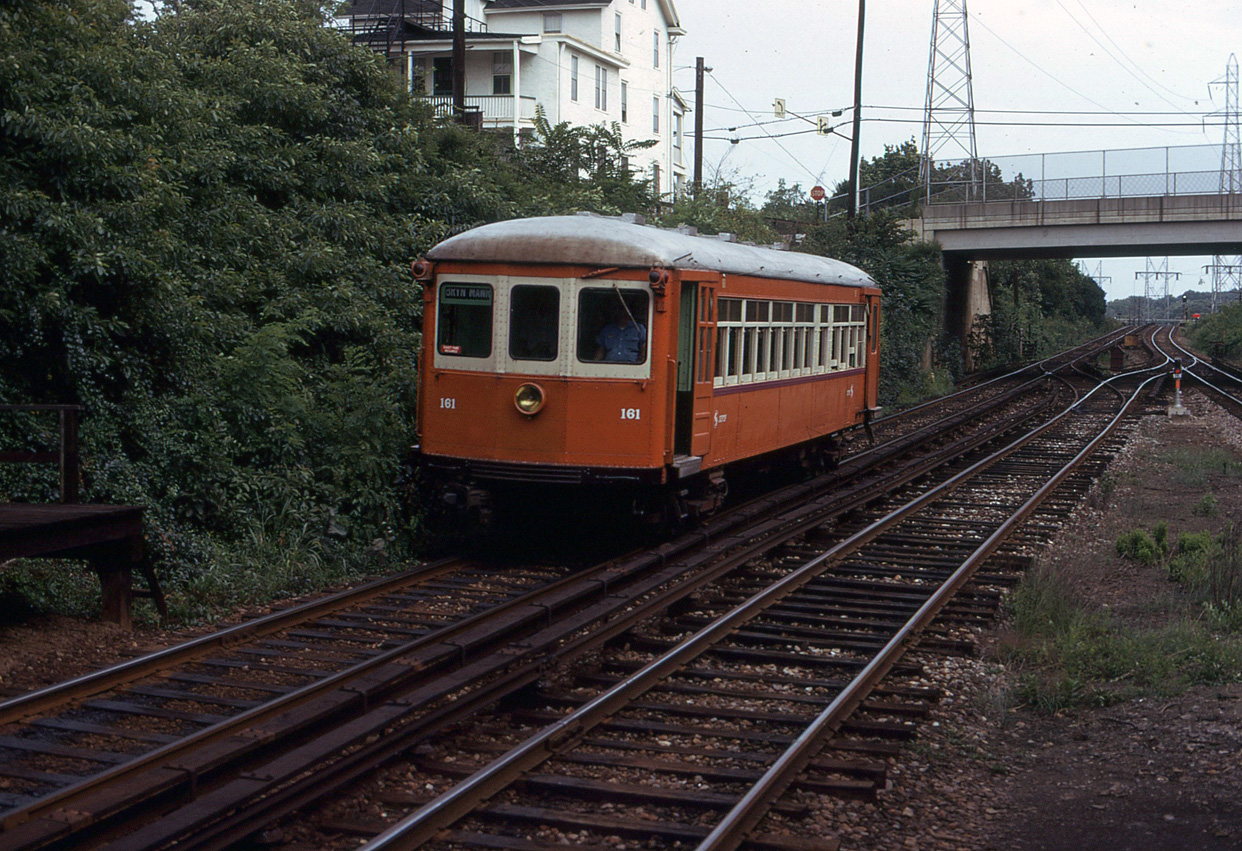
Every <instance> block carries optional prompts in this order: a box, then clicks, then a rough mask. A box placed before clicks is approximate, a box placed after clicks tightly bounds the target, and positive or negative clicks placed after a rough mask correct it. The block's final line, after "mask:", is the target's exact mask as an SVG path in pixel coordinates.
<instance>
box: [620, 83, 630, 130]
mask: <svg viewBox="0 0 1242 851" xmlns="http://www.w3.org/2000/svg"><path fill="white" fill-rule="evenodd" d="M629 120H630V84H629V83H627V82H625V80H622V81H621V123H622V124H624V123H626V122H627V121H629Z"/></svg>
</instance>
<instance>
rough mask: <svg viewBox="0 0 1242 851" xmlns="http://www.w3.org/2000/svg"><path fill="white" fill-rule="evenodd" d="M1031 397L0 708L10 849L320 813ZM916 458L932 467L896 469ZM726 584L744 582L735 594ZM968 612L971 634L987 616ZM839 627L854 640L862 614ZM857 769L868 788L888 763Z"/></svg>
mask: <svg viewBox="0 0 1242 851" xmlns="http://www.w3.org/2000/svg"><path fill="white" fill-rule="evenodd" d="M1040 381H1041V383H1042V382H1043V379H1040ZM1026 389H1028V390H1029V389H1030V388H1029V387H1028V388H1026ZM1025 398H1026V397H1024V396H1023V394H1022V392H1021V391H1019V390H1012V391H1009V390H1007V391H1005V392H1003V393H996V394H995V395H994V396H993V398H992V399H990V400H988V401H986V402H975V403H974V404H973V406H967V407H963V408H961V409H960V410H959V411H958V412H957V414H956V415H955V416H954V417H951V418H950V419H951V420H956V421H958V427H959V429H960V428H962V427H963V426H964V425H966V424H969V425H970V426H971V428H972V431H971V436H969V437H961V436H958V437H956V438H952V439H947V438H943V437H939V438H937V437H935V436H934V434H933V431H934V430H929V429H927V428H926V427H924V428H914V429H912V430H910V429H908V433H907V435H906V436H905V437H904V438H903V439H901V440H899V441H893V442H892V446H891V451H890V452H880V451H872V452H868V453H863V454H862V455H863V457H859V458H857V459H855V460H853V461H851V462H848V463H847V464H846V465H845V466H844V468H843V469H842V470H841V471H838V472H837V473H835V474H833V475H831V476H827V477H820V479H817V480H816V481H814V482H811V483H807V484H804V485H798V486H794V487H791V488H786V489H783V490H782V491H780V492H778V493H776V494H774V495H771V496H769V497H767V498H765V499H763V500H758V501H756V502H754V503H752V504H750V505H747V506H744V507H743V508H742V509H740V510H739V511H737V512H734V513H732V514H731V515H727V516H725V517H722V518H719V519H717V520H716V521H714V522H713V523H712V524H709V526H708V527H706V528H705V529H703V530H701V531H699V532H696V533H695V534H694V535H691V536H687V537H686V538H683V539H680V540H679V541H676V542H670V543H669V544H665V545H663V546H661V547H659V548H657V549H656V550H655V551H652V552H650V553H642V554H637V555H634V556H631V557H629V558H627V559H620V560H618V561H617V562H614V563H611V564H605V565H600V566H598V567H596V568H592V569H589V570H586V571H582V572H577V573H574V574H572V575H564V574H563V573H559V572H558V571H557V570H555V569H553V568H541V569H534V570H527V571H522V570H512V571H509V572H506V573H505V574H504V575H502V576H498V575H497V574H496V572H495V571H494V569H490V568H489V567H488V566H485V565H477V564H475V565H470V564H463V563H461V562H444V563H440V564H437V565H430V566H428V567H427V568H424V569H422V570H420V571H416V572H414V573H413V574H411V575H407V576H404V577H401V578H399V579H396V580H387V581H385V582H384V583H376V584H374V585H373V586H370V587H368V588H367V589H364V590H362V591H356V592H353V593H355V594H357V595H359V596H356V597H355V598H354V599H352V600H349V601H346V600H345V599H342V600H337V601H324V602H322V603H318V604H314V605H311V606H308V607H303V608H302V609H300V610H294V611H293V612H290V613H282V614H281V615H280V616H272V618H265V619H262V620H261V621H256V622H254V623H252V624H247V625H244V626H243V627H239V628H238V630H237V632H234V633H225V634H222V635H219V636H211V637H207V638H205V639H202V640H200V641H199V642H196V643H192V644H191V645H190V646H188V647H185V648H180V649H174V650H172V651H168V652H166V653H165V654H163V655H162V656H158V657H150V658H148V659H144V660H135V662H132V663H128V664H127V665H125V666H120V667H119V668H118V669H114V670H111V671H109V672H104V673H102V674H99V675H94V676H92V677H89V678H82V679H81V680H79V681H74V683H72V684H66V685H65V686H63V687H60V688H57V689H49V690H44V691H43V692H39V693H36V694H35V695H29V696H26V697H23V698H20V699H18V700H15V701H8V702H6V703H4V704H0V721H2V722H3V723H5V724H6V729H5V730H4V731H3V732H4V733H6V734H7V738H6V739H3V740H0V775H6V776H8V777H11V778H17V779H20V780H22V781H23V782H24V783H25V784H26V785H25V786H20V785H19V786H18V787H17V788H18V791H17V792H12V791H10V792H8V793H7V794H8V795H9V796H10V797H9V798H7V799H0V806H4V807H6V810H7V811H6V812H3V813H0V815H2V816H3V819H4V821H3V825H4V827H5V832H4V833H3V834H0V848H13V849H17V848H37V847H48V846H52V845H66V844H80V843H84V842H93V843H95V844H107V843H109V842H111V843H112V844H111V845H109V846H108V847H116V848H156V847H164V846H166V845H168V844H169V843H171V842H177V843H178V844H179V847H228V846H229V844H230V843H232V842H233V841H235V840H236V839H237V838H238V837H240V836H245V835H248V834H249V833H253V832H254V831H255V830H256V829H258V828H259V827H262V826H263V825H266V824H269V823H270V822H271V820H272V819H273V818H275V817H278V816H279V815H280V813H282V812H286V813H287V812H292V811H293V810H295V809H296V808H297V807H299V806H304V805H306V804H307V802H309V801H313V800H316V799H317V798H318V797H319V796H320V795H321V794H322V793H323V791H324V790H325V788H327V787H328V785H330V784H325V783H324V782H323V780H322V778H321V774H320V773H321V772H322V771H324V769H325V767H329V766H330V768H331V771H332V774H333V781H334V783H335V784H336V785H340V784H342V783H345V782H347V781H348V780H349V779H350V778H352V777H355V776H363V775H364V774H366V773H367V772H370V771H373V770H374V768H375V767H376V766H377V765H379V764H382V763H385V762H387V761H389V760H392V759H393V758H394V757H395V756H397V755H399V754H400V753H401V752H402V751H405V750H408V749H409V748H411V747H417V746H418V745H419V744H420V743H425V742H427V741H429V740H430V739H431V738H433V737H435V736H437V734H439V733H441V731H443V730H445V729H447V728H449V727H450V726H451V725H455V724H459V723H461V720H462V718H463V717H466V716H467V715H469V714H470V713H472V712H477V711H479V710H481V709H483V708H484V707H487V706H490V705H491V704H493V703H495V702H496V701H497V700H499V699H501V698H502V697H505V696H506V695H511V694H513V693H514V692H515V691H516V690H518V689H520V688H523V687H525V688H530V687H532V685H533V684H534V683H536V682H537V681H538V680H539V679H540V677H541V676H542V675H543V674H544V673H545V671H546V669H547V668H548V666H549V665H552V664H554V663H555V664H560V663H562V662H567V661H569V660H572V659H573V658H576V657H579V656H581V655H582V654H585V653H588V652H597V650H598V648H599V647H601V646H602V645H604V643H605V642H608V641H612V640H616V639H617V637H618V636H621V635H626V634H629V633H628V631H629V630H632V629H634V628H635V627H640V625H641V624H642V623H643V622H644V621H646V620H649V619H650V618H653V617H657V616H658V615H659V614H660V613H661V612H664V611H666V610H667V609H668V608H669V607H670V606H677V605H681V606H689V605H698V603H699V601H700V600H701V599H703V598H704V597H703V595H707V596H709V597H710V596H711V595H713V594H717V593H723V592H722V591H719V589H734V590H733V591H732V592H731V593H734V594H736V593H738V592H737V590H736V589H737V588H744V584H743V585H737V582H738V581H739V580H737V579H736V576H739V575H742V574H738V573H737V571H738V570H743V569H744V570H750V571H751V572H752V573H753V568H743V566H744V565H747V564H749V563H750V562H749V559H753V558H755V557H760V556H764V554H768V553H771V552H773V550H774V548H779V547H786V548H787V551H786V552H784V553H783V554H782V555H780V558H782V559H784V558H788V557H789V555H790V553H792V552H795V551H796V550H797V549H798V548H799V547H805V546H806V543H805V537H806V536H807V534H808V530H816V529H818V530H822V529H824V528H825V524H832V523H833V522H834V520H833V518H836V517H840V516H842V515H843V514H844V513H845V512H848V511H855V512H857V511H859V510H862V508H863V506H865V505H866V504H868V503H869V502H871V501H872V500H874V499H875V498H876V495H877V494H879V493H884V492H886V491H892V490H894V489H896V488H900V487H903V486H909V483H910V482H912V481H915V480H917V479H918V478H919V477H921V476H926V475H928V474H929V473H930V471H932V470H934V469H935V468H936V467H938V466H941V465H943V464H946V463H949V462H950V461H951V460H952V459H954V458H959V457H961V456H962V454H963V453H971V452H979V451H981V449H980V447H982V446H984V445H986V444H988V443H989V442H995V441H996V440H999V439H1001V437H1002V435H1004V434H1005V433H1006V431H1007V430H1011V429H1012V428H1013V425H1012V423H1011V422H1007V421H1008V420H1010V419H1011V418H1013V417H1014V416H1016V414H1015V410H1017V411H1021V412H1022V414H1021V415H1022V416H1023V417H1024V418H1031V417H1034V416H1037V415H1038V414H1039V412H1040V411H1041V410H1043V409H1045V408H1046V407H1047V406H1048V404H1049V403H1050V399H1049V398H1048V397H1047V394H1046V393H1045V394H1044V395H1043V396H1042V397H1041V398H1040V399H1039V400H1038V401H1037V402H1034V403H1033V402H1031V401H1029V400H1027V401H1023V400H1024V399H1025ZM915 451H917V452H919V453H921V458H920V460H919V461H918V462H911V463H910V464H908V465H907V466H905V467H898V466H897V465H896V463H895V462H894V461H893V458H894V455H895V453H897V452H902V453H910V452H915ZM867 477H870V478H869V479H867ZM949 528H953V527H952V525H951V524H950V526H949ZM756 537H758V538H760V539H761V542H759V543H756V542H754V539H755V538H756ZM812 537H814V536H812ZM791 548H792V549H791ZM726 554H727V555H726ZM729 576H733V577H735V578H734V579H731V580H729V583H733V584H728V583H725V582H724V580H725V577H729ZM850 581H852V582H866V581H868V580H865V579H859V578H857V577H855V578H854V579H852V580H850ZM401 583H405V584H401ZM722 583H723V584H722ZM842 583H844V584H842ZM838 584H839V585H841V587H839V588H837V589H836V590H835V591H834V593H837V594H841V595H843V596H844V597H849V596H850V594H851V593H853V596H855V597H858V596H859V593H865V592H860V591H859V589H855V592H849V591H848V590H847V588H846V587H845V586H846V585H848V582H845V580H844V579H840V578H839V579H838ZM860 587H861V588H863V589H865V587H866V586H860ZM708 589H717V590H708ZM722 599H725V598H724V597H722ZM790 605H791V606H793V608H791V609H790V610H789V611H790V612H797V611H798V608H797V606H796V605H795V604H792V603H791V604H790ZM859 606H860V607H861V608H864V609H865V608H867V606H866V604H861V603H860V604H859ZM953 606H954V608H953V609H952V611H953V612H956V613H957V614H956V616H958V617H966V618H967V619H969V618H971V617H975V616H976V614H977V611H976V610H977V609H978V610H983V609H986V606H973V604H972V605H967V604H964V603H955V604H953ZM972 612H975V613H976V614H971V613H972ZM684 617H688V618H692V617H699V618H700V619H701V618H703V617H707V615H706V614H703V613H701V612H700V613H699V614H697V615H693V614H690V613H686V614H685V615H684ZM854 617H855V618H856V619H859V618H862V617H863V615H862V614H860V613H859V612H856V613H855V615H854ZM686 623H689V622H686ZM841 624H846V625H847V626H846V630H847V631H852V630H855V629H857V628H858V626H857V624H854V623H853V622H851V621H849V620H848V618H847V619H845V620H843V621H841V622H840V623H838V624H837V625H838V626H840V625H841ZM684 625H685V624H683V626H684ZM821 626H822V625H821ZM640 628H641V627H640ZM640 634H641V633H632V635H640ZM657 638H658V636H657V637H651V636H648V640H657ZM628 640H631V641H633V640H634V639H633V638H630V639H628ZM943 640H944V641H946V642H948V643H950V644H951V643H952V639H951V638H945V639H943ZM825 682H827V683H831V682H835V680H831V679H830V680H825ZM828 687H830V686H828V685H817V686H814V688H828ZM101 695H102V697H101ZM816 696H818V695H816ZM893 696H894V697H896V698H902V699H906V698H909V699H913V700H914V701H915V703H916V704H917V702H918V701H919V700H925V699H927V698H930V697H931V695H926V694H921V693H920V692H919V691H918V690H917V689H913V690H912V689H909V688H907V689H899V690H897V691H895V692H894V693H893ZM793 703H795V704H796V703H798V701H793ZM66 707H69V708H66ZM894 711H899V712H900V711H909V710H908V709H907V710H894ZM19 719H24V723H23V724H22V725H21V726H16V725H17V723H18V721H19ZM381 734H382V735H381ZM311 735H314V738H312V739H309V740H308V739H307V737H308V736H311ZM299 739H301V740H302V744H300V745H299V744H296V742H298V741H299ZM290 741H292V742H294V744H290ZM838 762H843V763H844V762H848V760H844V761H838ZM835 764H836V763H829V764H828V765H835ZM57 767H59V768H60V769H61V770H52V769H54V768H57ZM860 770H861V772H862V774H863V775H864V776H866V775H867V774H868V772H871V773H873V774H874V772H875V767H874V766H873V765H872V766H869V767H868V766H864V767H863V768H861V769H860ZM734 780H737V778H734ZM739 782H740V781H739ZM844 785H845V786H846V787H848V786H849V785H850V783H845V784H844ZM334 788H335V787H334ZM10 789H12V787H10ZM49 790H50V791H49ZM187 801H188V803H187ZM152 806H158V807H161V808H164V809H167V810H168V814H167V815H166V816H165V817H163V818H160V819H157V820H155V821H152V822H150V823H149V824H147V825H146V826H145V827H139V828H137V829H134V827H133V823H132V821H131V820H132V819H133V818H135V817H136V816H137V815H139V814H141V813H142V812H143V811H146V810H148V809H149V808H150V807H152Z"/></svg>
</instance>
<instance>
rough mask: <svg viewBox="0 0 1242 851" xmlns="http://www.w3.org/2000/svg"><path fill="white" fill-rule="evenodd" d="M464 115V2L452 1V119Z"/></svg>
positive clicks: (461, 0) (459, 118)
mask: <svg viewBox="0 0 1242 851" xmlns="http://www.w3.org/2000/svg"><path fill="white" fill-rule="evenodd" d="M514 108H515V109H516V108H517V107H516V106H515V107H514ZM465 115H466V0H453V117H454V118H455V119H456V120H457V121H461V120H462V119H463V118H464V117H465Z"/></svg>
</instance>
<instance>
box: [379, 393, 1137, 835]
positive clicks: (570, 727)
mask: <svg viewBox="0 0 1242 851" xmlns="http://www.w3.org/2000/svg"><path fill="white" fill-rule="evenodd" d="M1146 371H1150V370H1144V371H1143V372H1146ZM1092 392H1094V391H1092ZM1081 402H1082V400H1081V399H1080V400H1078V402H1076V403H1075V404H1074V405H1071V406H1070V407H1067V408H1066V409H1065V410H1064V411H1062V412H1061V413H1060V414H1058V415H1057V416H1055V417H1053V418H1052V419H1051V420H1049V421H1048V422H1046V423H1044V424H1043V425H1041V426H1039V427H1037V428H1036V429H1034V430H1032V431H1030V432H1029V433H1027V434H1026V435H1023V436H1022V437H1020V438H1018V439H1017V440H1015V441H1013V442H1012V443H1010V444H1009V445H1007V446H1005V447H1004V448H1002V449H1000V450H998V451H996V452H994V453H992V454H990V455H989V456H987V457H985V458H983V459H981V460H979V461H976V462H975V463H973V464H971V465H970V466H969V467H967V468H966V469H964V470H962V471H961V472H959V473H957V474H955V475H954V476H952V477H951V478H950V479H948V480H946V481H945V482H942V483H941V484H939V485H936V486H934V487H933V488H931V489H929V490H928V491H927V492H925V493H924V494H922V495H920V496H919V497H917V498H916V499H914V500H912V501H910V502H908V503H906V504H905V505H903V506H901V507H899V508H897V509H895V510H894V511H892V512H890V513H889V514H887V515H885V516H884V517H882V518H880V519H878V520H876V521H873V522H872V523H870V524H869V525H867V526H866V527H865V528H863V529H861V530H860V531H858V532H856V533H854V534H853V535H851V536H850V537H848V538H846V539H845V540H844V541H841V542H840V543H838V544H837V545H835V546H833V547H832V548H831V549H830V550H828V551H827V552H826V553H824V554H822V555H820V556H818V557H816V558H815V559H812V560H811V561H810V562H808V563H807V564H806V565H803V566H802V567H800V568H798V569H797V570H795V571H793V572H792V573H790V574H788V575H786V576H785V577H782V578H781V579H779V580H777V581H776V582H775V583H773V584H772V585H770V586H769V587H768V588H766V589H764V590H763V591H760V592H759V593H757V594H755V595H754V596H752V597H751V598H750V599H748V600H747V601H745V602H744V603H742V604H740V605H738V606H737V607H735V608H734V609H732V610H731V611H730V612H728V613H726V614H725V615H722V616H721V617H719V618H717V619H716V620H715V621H713V622H712V623H711V624H709V625H707V626H705V627H703V628H702V629H700V630H699V631H698V632H696V633H695V634H694V635H692V636H691V637H690V638H688V639H686V640H685V641H683V642H682V643H681V644H679V645H678V646H677V647H675V648H673V649H672V650H670V651H668V652H667V653H665V654H664V655H663V656H661V657H660V658H658V659H656V660H654V661H652V662H650V663H649V664H647V665H646V666H645V667H644V668H642V669H641V670H640V671H638V672H637V673H636V674H634V675H632V676H631V677H629V678H628V679H626V680H624V681H622V682H620V683H618V684H617V685H615V686H613V687H612V688H610V689H608V690H607V691H605V692H603V693H602V694H600V695H598V696H596V697H595V698H593V699H592V700H590V701H588V702H587V703H586V704H584V705H583V706H581V707H580V708H578V709H577V710H575V711H573V712H571V713H570V714H568V715H566V716H565V717H564V718H562V719H560V720H559V721H557V722H556V723H554V724H551V725H549V726H548V727H545V728H544V729H543V730H541V731H540V732H539V733H536V734H535V735H534V736H532V737H531V738H529V739H527V740H526V741H525V742H523V743H521V744H520V745H518V746H516V747H514V748H512V749H511V750H510V751H508V752H507V753H506V754H504V755H502V756H501V757H499V758H497V759H496V760H494V761H493V762H491V763H490V764H488V765H487V766H485V767H483V768H482V769H480V770H479V771H477V772H475V773H474V774H473V775H471V776H470V777H468V778H466V779H465V780H463V781H461V782H460V783H458V784H457V785H456V786H454V787H453V788H452V789H450V790H449V791H448V792H445V793H444V794H442V795H440V796H438V797H437V798H436V799H434V800H433V801H430V802H429V803H427V804H426V805H424V806H423V807H421V808H420V809H418V810H417V811H415V812H414V813H412V814H411V815H409V816H407V817H406V818H405V819H403V820H401V821H400V822H398V823H397V824H395V825H393V826H392V827H390V828H389V829H388V830H386V831H384V832H383V833H381V834H379V835H378V836H377V837H376V838H375V839H373V840H372V841H371V842H369V843H367V844H366V845H365V846H363V847H364V849H365V851H397V850H398V849H413V848H417V847H419V846H420V845H422V844H423V843H425V842H427V841H428V840H430V839H431V838H433V837H434V836H435V835H436V834H437V833H438V832H439V831H440V830H442V829H445V828H447V827H449V826H450V825H452V824H453V823H454V822H456V821H457V820H459V819H460V818H462V817H464V816H465V815H467V814H468V813H469V812H470V811H471V810H472V809H474V807H475V806H477V804H478V803H479V802H481V801H483V800H486V799H488V798H490V797H492V796H493V795H495V794H496V793H497V792H499V791H501V790H502V789H504V788H505V787H506V786H508V785H509V783H511V782H512V780H513V779H514V778H516V777H518V776H520V775H521V774H522V773H524V772H526V771H529V770H530V769H532V768H534V767H535V766H537V765H539V764H541V763H542V762H544V761H546V760H547V759H549V758H551V757H552V756H553V755H554V754H555V752H556V750H557V749H558V748H560V747H563V746H565V745H567V744H569V743H570V742H572V741H573V740H574V739H577V738H580V737H581V736H583V735H585V734H586V733H587V732H589V731H590V730H591V729H592V728H593V727H595V726H597V725H598V724H600V723H602V722H603V721H604V720H606V719H607V718H608V717H610V716H612V715H614V714H615V713H616V712H617V711H619V710H620V709H621V708H622V707H624V705H625V704H626V703H628V702H630V701H631V700H633V699H635V698H637V697H638V696H641V695H642V694H643V693H645V692H646V691H648V690H650V689H651V688H652V687H653V686H655V685H656V684H657V683H659V682H660V681H662V680H663V679H665V678H667V677H668V676H669V675H670V674H672V673H673V672H675V671H676V670H677V669H678V668H680V667H682V666H684V665H685V664H687V663H689V662H691V661H693V660H694V659H696V658H698V657H699V656H701V655H702V654H703V653H705V652H707V651H708V650H709V649H710V648H711V647H712V646H714V645H715V644H717V643H719V642H720V641H722V640H723V639H724V638H726V637H727V636H728V635H729V634H730V633H731V632H733V630H734V629H735V628H736V627H737V626H739V625H740V624H742V623H744V622H745V621H747V620H749V619H752V618H753V617H754V616H755V615H757V614H758V613H760V612H762V611H763V610H765V609H766V608H768V607H770V606H771V605H773V604H774V603H776V602H778V601H779V600H780V599H782V598H783V597H785V596H787V595H788V594H789V593H792V592H793V591H796V590H797V589H798V588H800V587H802V586H803V585H805V584H806V583H808V582H810V581H811V580H812V579H814V578H815V577H816V576H818V575H820V574H821V573H823V572H824V571H825V570H826V569H827V568H828V567H829V566H830V565H831V564H832V563H834V562H835V561H836V560H837V559H839V558H840V557H842V556H843V555H845V554H847V553H848V552H852V551H854V550H856V549H858V548H859V547H861V546H863V545H865V544H867V543H869V542H870V541H872V540H874V539H875V538H876V537H878V536H879V535H880V534H882V533H883V532H884V531H885V530H886V529H888V528H889V527H891V526H893V525H895V524H897V523H899V522H900V521H902V520H904V519H906V518H907V517H909V516H910V515H912V514H914V513H916V512H918V511H920V510H922V509H923V508H924V507H926V506H927V505H928V504H929V503H931V502H933V501H935V500H937V499H939V498H941V497H943V496H944V495H945V494H947V493H949V492H950V491H952V490H954V489H956V488H957V487H959V486H960V485H961V484H963V483H964V482H965V481H967V480H968V479H970V478H972V477H974V476H975V475H977V474H978V473H980V472H982V471H983V470H985V469H987V468H989V467H991V466H993V465H994V464H996V463H997V462H999V461H1000V460H1002V459H1003V458H1005V457H1007V456H1009V455H1011V454H1013V453H1014V452H1016V451H1018V450H1019V449H1021V448H1022V447H1023V446H1025V445H1027V444H1028V443H1030V442H1031V441H1033V440H1034V439H1036V438H1037V437H1039V436H1040V435H1042V434H1043V433H1045V432H1046V431H1048V430H1049V429H1051V428H1053V427H1054V426H1055V425H1057V424H1058V423H1060V422H1061V421H1062V420H1063V419H1065V418H1066V417H1068V416H1069V415H1070V414H1072V413H1074V412H1075V410H1076V409H1077V405H1079V404H1081Z"/></svg>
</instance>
